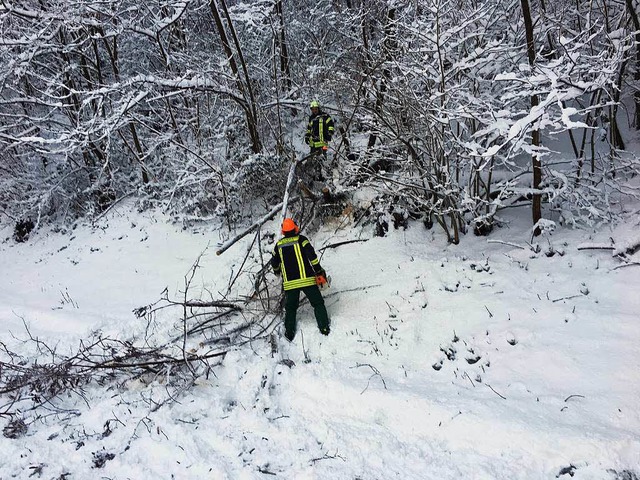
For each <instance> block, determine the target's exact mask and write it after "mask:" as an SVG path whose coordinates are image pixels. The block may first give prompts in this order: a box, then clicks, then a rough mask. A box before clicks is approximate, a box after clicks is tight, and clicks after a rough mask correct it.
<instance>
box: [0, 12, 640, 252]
mask: <svg viewBox="0 0 640 480" xmlns="http://www.w3.org/2000/svg"><path fill="white" fill-rule="evenodd" d="M637 12H638V5H637V2H636V1H635V0H624V1H620V0H616V1H607V0H601V1H595V2H594V1H589V2H586V1H581V0H571V1H564V0H563V1H557V2H545V1H544V0H539V1H538V0H536V1H534V2H529V1H528V0H522V1H502V0H500V1H498V0H496V1H483V2H479V1H475V0H474V1H462V0H461V1H441V0H438V1H407V2H398V1H357V0H353V1H351V0H348V1H346V0H345V1H338V0H335V1H320V2H304V1H280V0H275V1H274V0H268V1H255V2H253V1H252V2H241V1H233V2H228V1H226V0H225V1H210V2H205V1H196V0H193V1H174V2H171V1H158V2H155V1H150V2H144V5H140V4H139V3H138V2H130V1H106V2H100V3H99V4H95V2H82V1H78V2H62V1H60V2H55V1H44V0H42V1H24V2H2V3H1V4H0V20H1V21H0V29H1V31H0V35H1V37H0V38H1V41H0V48H1V50H0V52H1V57H0V64H1V65H2V68H1V69H0V72H1V76H2V81H1V82H0V85H1V88H2V90H1V91H0V98H1V103H0V118H2V122H1V123H0V142H1V145H2V152H3V154H2V155H3V162H2V166H1V167H0V195H1V197H0V198H1V200H0V208H1V211H2V213H3V215H4V216H5V219H11V220H12V221H14V222H16V223H18V222H26V225H23V228H26V229H27V230H28V229H29V228H31V224H30V223H29V222H31V223H32V224H33V226H34V227H37V226H39V225H41V224H42V223H43V222H56V223H58V224H62V223H66V224H70V223H73V222H74V221H75V220H76V219H77V218H80V217H92V216H93V217H95V216H97V215H99V214H100V213H101V212H103V211H104V210H105V209H107V208H109V206H110V205H112V204H113V203H114V202H117V201H118V200H119V199H122V198H124V197H128V196H134V197H135V198H137V199H138V200H139V204H140V207H141V208H147V207H150V206H159V207H161V208H162V209H163V210H164V211H166V212H168V213H170V214H179V215H180V218H181V219H183V220H184V221H187V222H188V221H191V220H193V221H202V220H203V219H211V218H214V217H215V218H222V219H224V221H225V224H226V228H228V229H229V230H231V229H233V228H234V227H235V226H236V225H238V224H239V223H242V222H243V221H246V220H247V218H248V217H254V216H255V215H257V214H259V213H266V212H267V211H269V207H271V206H273V205H274V203H276V202H277V201H278V199H279V197H281V196H282V192H283V190H284V183H285V181H286V179H287V172H288V170H289V165H290V164H291V162H292V161H293V160H295V159H299V158H300V156H301V155H302V154H304V152H305V147H304V146H303V145H302V141H301V138H302V135H303V130H304V127H305V125H306V118H307V113H308V104H309V101H310V100H311V99H319V100H320V101H321V103H322V104H323V106H324V109H325V110H326V111H328V113H330V114H331V115H332V117H333V118H334V120H335V121H336V125H337V130H338V132H337V134H336V138H335V139H334V141H333V142H332V145H331V152H330V158H332V159H333V162H334V167H337V168H336V176H337V177H338V179H337V182H336V184H337V185H338V186H340V187H342V188H345V189H348V187H354V186H355V185H372V186H374V187H375V188H376V189H377V190H378V191H379V194H380V198H379V199H378V200H377V205H376V207H375V210H377V211H378V212H379V213H380V214H388V212H389V210H392V209H395V211H396V213H397V214H400V215H402V216H404V217H405V218H406V217H407V216H409V215H411V216H412V217H414V218H421V219H422V220H423V221H424V222H425V224H427V225H431V224H434V223H438V224H439V225H440V226H441V228H443V229H444V230H445V232H446V234H447V237H448V238H449V240H450V241H451V242H453V243H458V242H459V239H460V234H461V232H466V231H467V229H468V228H469V227H471V229H473V230H474V231H475V232H476V233H479V234H486V233H488V232H489V231H490V230H491V229H492V227H493V224H494V218H495V214H496V212H497V211H498V210H500V209H502V208H506V207H509V206H511V205H512V204H513V203H514V202H518V201H519V202H522V201H525V202H528V203H529V204H530V205H531V208H532V217H533V223H534V224H535V223H537V222H538V221H539V220H540V219H541V218H542V210H541V208H542V204H543V203H544V204H545V205H546V206H547V209H548V211H549V212H554V215H555V217H554V219H555V220H559V221H560V223H563V224H574V223H575V222H578V221H579V222H587V223H594V222H599V221H602V220H608V219H610V217H611V212H610V209H609V207H608V203H607V202H608V196H609V194H610V193H611V191H612V190H619V189H620V186H619V185H618V183H619V182H617V181H616V179H620V178H623V177H624V176H625V175H626V174H628V173H630V172H635V170H636V169H637V162H636V160H637V158H636V157H634V156H633V155H630V154H629V153H628V152H627V150H626V149H625V143H626V141H628V139H626V140H625V138H624V135H623V134H622V133H621V131H622V130H625V131H628V128H629V127H631V128H632V129H636V131H637V129H638V128H640V91H639V90H638V88H639V87H638V82H639V78H640V66H639V65H640V49H639V47H638V41H639V38H640V23H639V20H638V13H637ZM621 124H622V128H621ZM558 145H567V146H569V147H568V149H567V151H565V152H563V155H562V157H561V158H559V159H558V158H557V157H556V158H554V159H553V161H550V160H549V155H550V153H551V152H553V151H554V148H555V149H556V150H557V148H556V147H558ZM339 190H340V189H339ZM626 193H629V192H626ZM260 210H263V211H262V212H260ZM547 217H549V215H547ZM541 227H542V225H541ZM539 231H540V228H538V229H537V233H539Z"/></svg>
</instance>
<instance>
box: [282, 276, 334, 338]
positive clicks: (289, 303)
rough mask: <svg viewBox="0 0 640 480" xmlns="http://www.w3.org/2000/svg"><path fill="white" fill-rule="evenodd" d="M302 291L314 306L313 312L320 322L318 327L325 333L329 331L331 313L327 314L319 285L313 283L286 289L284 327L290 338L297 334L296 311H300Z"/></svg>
mask: <svg viewBox="0 0 640 480" xmlns="http://www.w3.org/2000/svg"><path fill="white" fill-rule="evenodd" d="M300 291H303V292H304V294H305V295H306V296H307V298H308V299H309V303H311V306H312V307H313V313H314V314H315V316H316V322H318V328H319V329H320V331H321V332H322V333H324V334H325V335H326V334H328V333H329V315H327V309H326V307H325V306H324V299H323V298H322V293H320V289H319V288H318V286H317V285H311V286H310V287H304V288H296V289H294V290H285V292H284V295H285V304H284V310H285V314H284V329H285V335H286V336H287V338H289V339H290V340H291V339H293V337H294V336H295V334H296V312H297V311H298V305H299V304H300Z"/></svg>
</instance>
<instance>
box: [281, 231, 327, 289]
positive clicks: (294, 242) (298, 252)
mask: <svg viewBox="0 0 640 480" xmlns="http://www.w3.org/2000/svg"><path fill="white" fill-rule="evenodd" d="M271 266H272V267H273V270H274V272H276V273H282V280H283V284H284V289H285V290H293V289H295V288H304V287H309V286H311V285H316V273H317V272H319V271H320V270H321V269H322V267H320V260H318V256H317V255H316V252H315V250H314V249H313V247H312V246H311V243H309V240H308V239H307V237H305V236H304V235H295V236H292V237H284V238H282V239H281V240H280V241H278V243H276V248H275V249H274V251H273V257H272V258H271Z"/></svg>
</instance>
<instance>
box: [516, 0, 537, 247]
mask: <svg viewBox="0 0 640 480" xmlns="http://www.w3.org/2000/svg"><path fill="white" fill-rule="evenodd" d="M520 4H521V5H522V15H523V17H524V28H525V34H526V38H527V56H528V58H529V66H530V67H531V69H533V68H534V66H535V63H536V49H535V43H534V39H533V21H532V20H531V9H530V8H529V0H520ZM538 104H539V100H538V95H536V94H533V95H531V109H532V110H533V109H534V108H536V107H537V106H538ZM531 145H532V146H533V148H534V152H533V153H532V154H531V164H532V167H533V185H532V187H533V189H534V190H537V189H539V188H540V182H541V181H542V164H541V162H540V157H539V156H538V154H537V153H536V152H535V149H536V148H537V147H539V146H540V130H538V128H536V127H535V126H534V127H533V130H532V131H531ZM531 213H532V216H533V224H534V225H535V224H536V223H538V221H539V220H540V219H541V218H542V196H541V195H540V194H539V193H534V194H533V199H532V204H531ZM540 233H541V232H540V230H539V229H538V228H536V229H535V231H534V232H533V234H534V235H536V236H537V235H540Z"/></svg>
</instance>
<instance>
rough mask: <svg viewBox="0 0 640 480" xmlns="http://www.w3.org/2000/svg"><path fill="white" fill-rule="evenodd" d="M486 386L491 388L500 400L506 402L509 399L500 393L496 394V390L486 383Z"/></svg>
mask: <svg viewBox="0 0 640 480" xmlns="http://www.w3.org/2000/svg"><path fill="white" fill-rule="evenodd" d="M485 385H486V386H487V387H489V388H490V389H491V391H492V392H493V393H495V394H496V395H498V396H499V397H500V398H502V399H503V400H506V399H507V397H505V396H504V395H500V394H499V393H498V392H496V391H495V390H494V388H493V387H492V386H491V385H489V384H488V383H485Z"/></svg>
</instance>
